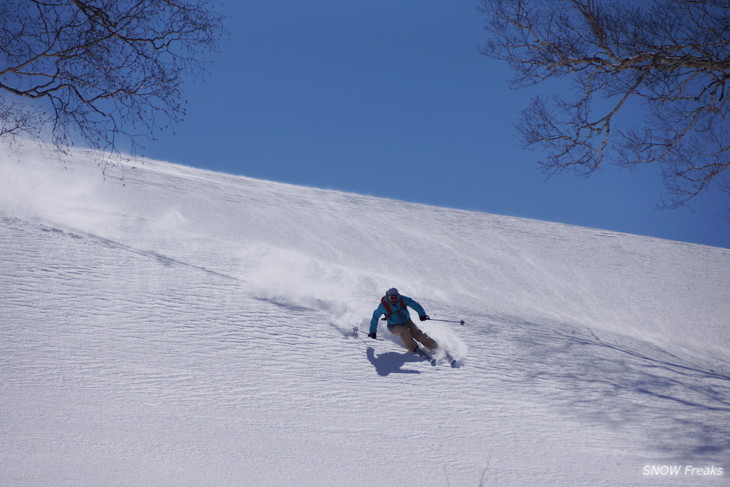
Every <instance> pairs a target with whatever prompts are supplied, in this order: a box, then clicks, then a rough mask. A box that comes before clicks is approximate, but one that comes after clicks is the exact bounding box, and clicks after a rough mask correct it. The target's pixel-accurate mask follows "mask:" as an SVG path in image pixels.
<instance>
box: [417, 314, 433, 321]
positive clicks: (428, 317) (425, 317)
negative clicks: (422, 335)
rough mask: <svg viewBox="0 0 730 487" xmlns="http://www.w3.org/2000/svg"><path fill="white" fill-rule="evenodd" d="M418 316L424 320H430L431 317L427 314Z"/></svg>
mask: <svg viewBox="0 0 730 487" xmlns="http://www.w3.org/2000/svg"><path fill="white" fill-rule="evenodd" d="M419 318H420V319H421V321H426V320H430V319H431V317H430V316H428V315H422V316H419Z"/></svg>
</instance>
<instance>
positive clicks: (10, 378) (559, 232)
mask: <svg viewBox="0 0 730 487" xmlns="http://www.w3.org/2000/svg"><path fill="white" fill-rule="evenodd" d="M105 174H106V177H104V176H103V174H102V170H101V169H100V167H99V166H98V165H97V157H96V156H95V155H94V154H93V153H90V152H83V151H76V152H73V153H72V155H71V157H70V158H68V160H65V162H63V163H62V162H59V160H58V159H57V157H56V156H55V155H54V154H46V153H44V152H43V151H41V150H37V149H35V148H32V147H26V148H21V149H18V150H12V151H11V150H8V149H2V151H0V398H1V399H0V418H1V419H0V485H7V486H49V485H53V486H74V487H78V486H99V485H106V486H131V485H135V486H137V485H154V486H261V485H266V486H288V485H296V486H329V485H332V486H369V487H371V486H423V485H429V486H436V485H444V486H488V485H489V486H497V485H499V486H526V485H535V486H589V485H590V486H617V485H642V486H643V485H652V486H653V485H708V486H710V485H712V486H714V485H728V484H730V482H728V478H730V461H728V459H729V458H730V421H729V420H728V419H729V418H730V332H729V330H728V324H729V323H730V299H729V297H730V250H728V249H723V248H713V247H706V246H700V245H690V244H685V243H680V242H673V241H666V240H658V239H653V238H648V237H641V236H635V235H626V234H619V233H613V232H609V231H604V230H598V229H592V228H582V227H575V226H568V225H561V224H555V223H547V222H541V221H533V220H526V219H519V218H512V217H505V216H497V215H491V214H485V213H478V212H469V211H460V210H453V209H446V208H437V207H430V206H425V205H417V204H410V203H404V202H400V201H394V200H386V199H380V198H374V197H369V196H361V195H355V194H346V193H341V192H336V191H327V190H321V189H313V188H307V187H299V186H292V185H286V184H279V183H274V182H268V181H261V180H255V179H250V178H245V177H238V176H231V175H226V174H220V173H215V172H209V171H203V170H199V169H193V168H189V167H183V166H179V165H174V164H169V163H164V162H158V161H150V160H144V161H139V162H138V163H137V164H136V166H134V167H132V166H131V165H130V164H126V165H125V166H124V170H123V172H122V168H121V167H117V168H114V167H111V168H107V170H106V171H105ZM120 178H121V179H120ZM390 287H397V288H399V289H400V290H401V292H402V293H403V294H406V295H408V296H411V297H413V298H414V299H416V300H417V301H419V302H420V303H421V304H422V305H423V306H424V307H425V308H426V311H427V312H428V313H429V314H430V316H431V317H432V318H439V319H445V320H462V319H463V320H465V322H466V324H465V325H464V326H460V325H459V324H454V323H443V322H436V321H427V322H424V323H420V322H417V323H419V326H421V327H422V328H423V329H424V330H425V331H427V332H428V333H429V334H430V335H431V336H433V337H434V338H436V340H437V341H439V342H440V343H441V344H442V346H443V347H445V348H447V349H449V351H450V352H451V353H452V354H453V355H455V356H457V357H458V358H459V359H460V360H461V361H462V363H463V366H462V367H460V368H451V367H449V366H448V364H447V363H445V364H440V365H437V366H431V365H430V364H429V363H428V362H426V361H419V360H417V359H416V358H415V357H413V356H412V355H410V354H408V353H407V352H406V350H405V349H403V348H402V347H401V346H400V344H399V343H398V341H397V339H396V338H394V337H393V336H392V335H390V334H389V333H388V332H387V330H385V329H383V328H382V327H381V329H380V330H379V337H382V338H383V339H379V340H377V341H373V340H370V339H368V338H367V337H366V336H365V335H364V334H363V333H357V334H356V333H353V328H354V327H358V328H359V329H360V330H361V331H365V332H366V331H367V328H368V326H369V320H370V317H371V315H372V312H373V310H374V309H375V307H376V306H377V304H378V301H379V299H380V297H381V296H382V295H383V293H384V291H385V290H386V289H388V288H390ZM674 467H677V468H674Z"/></svg>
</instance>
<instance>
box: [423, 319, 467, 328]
mask: <svg viewBox="0 0 730 487" xmlns="http://www.w3.org/2000/svg"><path fill="white" fill-rule="evenodd" d="M429 320H430V321H441V322H443V323H458V324H460V325H461V326H464V320H459V321H454V320H439V319H437V318H429Z"/></svg>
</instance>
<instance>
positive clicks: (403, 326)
mask: <svg viewBox="0 0 730 487" xmlns="http://www.w3.org/2000/svg"><path fill="white" fill-rule="evenodd" d="M409 306H410V307H411V308H413V309H414V310H415V311H416V312H417V313H418V317H419V318H420V319H421V321H426V320H428V319H429V316H428V315H427V314H426V311H425V310H424V309H423V306H421V305H420V304H418V303H417V302H416V301H414V300H413V299H411V298H409V297H408V296H403V295H401V294H400V293H399V292H398V290H397V289H396V288H390V289H388V292H386V293H385V296H383V297H382V299H381V300H380V306H378V307H377V309H376V310H375V311H373V318H372V319H371V320H370V333H369V334H368V336H369V337H370V338H373V339H375V338H377V331H378V319H380V316H381V315H385V319H386V320H387V322H388V330H390V331H391V332H392V333H393V334H394V335H398V336H399V337H400V339H401V340H403V346H405V347H406V348H407V349H408V350H409V351H411V352H413V353H415V354H416V355H420V351H419V350H420V349H419V347H418V343H416V341H418V342H420V343H421V344H422V345H423V346H424V347H426V348H428V349H430V350H435V349H436V348H437V347H438V344H437V343H436V342H435V341H434V340H433V338H431V337H430V336H428V335H426V334H425V333H424V332H422V331H421V330H420V329H419V328H418V327H417V326H416V324H415V323H413V321H411V315H410V313H409V312H408V307H409Z"/></svg>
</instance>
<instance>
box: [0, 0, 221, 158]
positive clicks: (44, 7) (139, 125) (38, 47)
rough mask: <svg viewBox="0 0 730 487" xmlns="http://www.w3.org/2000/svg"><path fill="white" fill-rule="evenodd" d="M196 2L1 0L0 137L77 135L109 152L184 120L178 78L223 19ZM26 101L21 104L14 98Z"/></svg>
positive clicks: (195, 65)
mask: <svg viewBox="0 0 730 487" xmlns="http://www.w3.org/2000/svg"><path fill="white" fill-rule="evenodd" d="M210 3H211V2H207V1H204V0H55V1H54V0H5V1H3V2H2V3H1V4H0V135H2V136H18V135H24V136H34V137H41V135H42V134H43V132H44V130H46V129H48V130H49V131H50V134H51V139H52V141H53V143H54V144H56V145H57V146H59V147H61V146H66V145H70V144H72V143H73V142H74V141H75V140H77V139H78V138H80V139H81V140H83V141H84V142H85V143H86V144H88V145H89V146H91V147H92V148H98V149H105V150H111V151H117V150H118V148H119V147H118V146H119V143H120V141H119V137H124V138H125V139H127V140H128V141H129V142H130V143H131V144H132V147H131V149H132V150H134V148H135V147H136V146H137V143H138V142H137V141H138V139H139V138H140V137H143V136H146V137H150V136H153V135H154V132H155V131H157V130H162V129H164V128H166V127H168V126H169V125H170V124H172V123H176V122H179V121H180V120H181V119H182V118H183V116H184V114H185V110H184V104H183V103H184V102H183V100H182V99H181V88H182V82H183V76H184V75H185V74H187V73H196V72H200V71H202V70H204V68H205V64H204V62H203V61H202V60H201V55H202V54H203V53H206V52H212V51H215V50H216V49H217V46H218V42H219V40H220V37H221V35H222V33H223V27H222V18H221V16H220V15H218V14H216V13H214V12H213V11H212V10H211V7H210ZM23 100H25V101H23Z"/></svg>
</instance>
